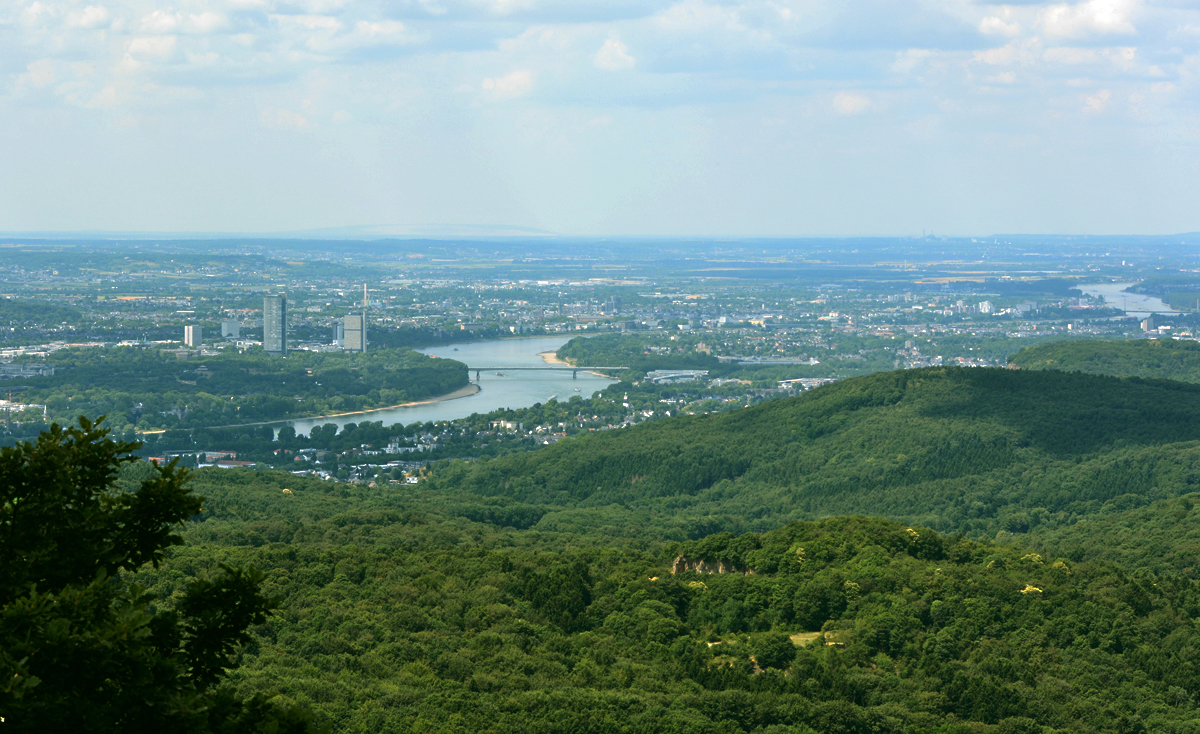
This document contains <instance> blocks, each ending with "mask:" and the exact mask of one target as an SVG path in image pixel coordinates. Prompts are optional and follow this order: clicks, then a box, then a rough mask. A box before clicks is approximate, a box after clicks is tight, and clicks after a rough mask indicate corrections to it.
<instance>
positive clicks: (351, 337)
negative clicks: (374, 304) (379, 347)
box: [342, 311, 367, 352]
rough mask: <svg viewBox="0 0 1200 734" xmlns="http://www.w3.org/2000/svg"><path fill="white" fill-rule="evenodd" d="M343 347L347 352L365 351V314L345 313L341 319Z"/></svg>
mask: <svg viewBox="0 0 1200 734" xmlns="http://www.w3.org/2000/svg"><path fill="white" fill-rule="evenodd" d="M342 329H343V330H342V338H343V342H342V344H343V348H344V349H345V350H346V351H348V352H365V351H367V314H366V312H365V311H364V312H363V313H361V314H354V313H350V314H346V316H345V317H344V318H343V319H342Z"/></svg>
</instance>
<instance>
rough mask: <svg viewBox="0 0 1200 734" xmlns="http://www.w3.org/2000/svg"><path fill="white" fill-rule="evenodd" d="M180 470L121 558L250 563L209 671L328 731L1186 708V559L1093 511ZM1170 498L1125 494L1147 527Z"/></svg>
mask: <svg viewBox="0 0 1200 734" xmlns="http://www.w3.org/2000/svg"><path fill="white" fill-rule="evenodd" d="M150 471H151V470H150V467H149V465H147V464H145V463H141V464H135V465H132V466H130V467H129V468H128V469H127V470H126V471H125V472H124V473H123V481H124V482H133V481H135V480H140V479H142V478H144V475H146V474H147V473H148V472H150ZM281 485H284V488H286V489H287V490H288V491H287V492H283V491H282V490H281ZM192 486H193V488H194V491H195V492H196V493H197V494H200V495H204V496H206V497H207V499H206V500H205V502H204V510H203V512H202V513H201V514H200V515H199V516H198V518H197V519H196V522H194V523H190V524H189V526H188V527H187V530H186V532H185V534H184V535H185V541H186V542H185V545H183V546H181V547H178V548H175V549H172V550H171V551H169V552H168V557H167V560H166V562H165V563H164V564H163V566H162V567H161V568H160V569H158V570H154V569H146V570H143V571H142V572H141V573H139V574H138V575H139V583H141V584H144V585H145V586H146V588H148V589H149V592H150V593H151V594H152V595H153V596H155V597H156V598H159V599H163V600H169V599H171V598H172V597H173V596H174V595H177V594H178V593H179V592H180V590H181V589H182V588H184V586H185V585H186V584H187V583H188V582H189V580H190V579H192V578H197V577H203V576H204V575H205V574H206V573H209V572H211V571H212V569H214V568H215V567H216V565H217V564H227V565H233V566H240V565H246V564H249V565H252V566H254V567H256V568H258V569H261V570H262V571H263V573H264V574H265V576H266V581H265V585H264V590H265V591H266V592H268V593H270V594H272V595H275V596H277V597H278V598H279V599H281V600H282V601H281V604H280V608H279V611H278V612H277V613H276V614H275V615H274V616H273V617H271V618H270V619H269V620H268V621H267V622H266V623H265V624H263V625H260V626H258V627H256V628H255V629H254V630H253V640H252V641H251V643H250V644H249V645H248V646H247V647H245V648H244V649H243V650H242V652H241V653H240V654H239V655H238V658H237V662H238V664H239V666H238V667H237V668H236V669H234V670H232V671H231V672H230V674H229V676H230V681H231V683H232V684H233V685H234V686H235V687H236V690H237V692H238V693H239V695H242V696H251V695H255V694H261V695H274V694H278V695H279V700H280V701H282V702H285V703H287V704H289V705H298V706H303V707H307V708H309V709H311V710H312V711H313V713H314V714H315V715H316V716H317V720H318V721H320V722H322V723H325V724H328V725H329V726H331V727H332V729H333V730H334V731H364V732H365V731H385V732H386V731H397V732H408V731H441V732H473V731H514V732H515V731H520V732H526V731H531V732H540V731H545V732H557V731H585V732H586V731H595V732H640V731H678V732H773V733H775V734H781V733H782V732H802V733H807V732H855V733H857V732H863V733H864V734H865V733H866V732H897V733H899V732H963V733H964V734H966V732H997V733H1000V732H1003V733H1005V734H1008V733H1009V732H1022V733H1023V732H1047V731H1051V732H1059V731H1062V732H1068V731H1078V732H1145V731H1162V732H1185V731H1192V730H1194V728H1195V727H1196V726H1197V725H1198V724H1200V711H1198V710H1197V709H1196V706H1195V696H1196V694H1197V691H1200V670H1198V669H1197V667H1196V660H1195V650H1196V649H1200V638H1198V637H1197V634H1198V633H1197V632H1196V631H1195V630H1194V626H1193V624H1192V622H1191V621H1190V620H1193V619H1195V617H1196V615H1197V614H1198V613H1200V595H1198V594H1197V591H1198V588H1197V586H1196V581H1195V577H1194V575H1193V574H1192V569H1191V568H1187V569H1186V570H1184V569H1180V568H1177V567H1176V565H1177V564H1174V563H1172V562H1169V561H1168V562H1164V561H1162V560H1161V559H1159V558H1157V557H1156V556H1155V555H1154V554H1153V553H1146V554H1144V555H1141V556H1138V557H1136V558H1134V557H1128V558H1123V559H1112V558H1105V557H1099V556H1098V555H1097V554H1096V553H1095V552H1094V545H1098V543H1097V542H1095V540H1094V539H1093V550H1089V549H1088V547H1087V546H1086V545H1081V543H1084V542H1086V541H1087V540H1089V539H1090V538H1091V536H1090V533H1091V531H1092V530H1094V527H1093V526H1081V528H1080V532H1079V533H1075V534H1073V533H1072V531H1071V529H1070V528H1064V529H1060V530H1058V531H1056V532H1055V534H1053V535H1052V536H1050V537H1046V538H1044V539H1042V542H1041V544H1040V545H1039V544H1038V542H1037V541H1038V540H1039V539H1041V538H1042V536H1038V535H1036V534H1035V535H1031V536H1023V537H1022V539H1021V542H1019V543H1007V544H999V543H996V542H994V541H972V540H968V539H966V538H965V537H963V536H961V535H942V534H939V533H937V532H935V531H932V530H929V529H927V528H924V527H920V526H913V525H908V524H903V523H896V522H894V521H888V520H882V519H869V518H865V517H839V518H829V519H825V520H819V521H813V522H790V523H787V524H785V525H782V526H779V527H777V528H775V529H773V530H770V531H767V532H764V533H743V534H738V535H735V534H731V533H719V534H714V535H710V536H706V537H703V538H700V539H698V540H693V541H669V540H663V539H661V538H657V537H655V533H654V531H653V529H651V528H645V529H642V530H641V531H638V532H634V531H632V530H630V529H626V528H620V527H615V528H606V529H601V530H599V531H595V532H583V533H574V532H559V531H554V530H544V529H540V528H538V527H537V526H535V527H533V528H530V529H520V528H519V527H518V526H520V525H521V524H522V521H521V518H519V517H518V516H517V514H518V513H513V514H510V515H507V516H506V515H504V514H503V513H504V507H503V506H502V505H496V504H489V500H487V499H486V498H475V499H474V500H466V501H473V503H474V504H473V505H468V506H464V505H462V504H460V503H462V502H463V501H464V499H465V498H464V497H463V496H457V497H449V496H446V495H445V494H444V493H442V492H439V491H437V490H430V489H428V488H426V487H420V486H419V487H418V488H417V489H415V490H406V491H396V490H387V489H376V488H367V487H363V486H352V485H338V484H330V483H322V482H316V481H312V480H307V479H299V478H294V477H287V476H286V475H272V474H270V473H252V472H241V471H221V470H216V469H207V470H202V471H201V472H200V473H199V474H198V475H197V476H196V477H195V478H194V480H193V485H192ZM1197 500H1200V497H1198V496H1196V495H1190V496H1188V497H1183V498H1175V499H1169V500H1160V501H1159V502H1157V503H1155V504H1154V505H1151V506H1148V507H1147V508H1143V509H1144V511H1145V512H1147V513H1150V514H1154V515H1156V516H1161V517H1163V518H1169V519H1166V520H1164V522H1163V523H1162V525H1163V526H1164V527H1163V529H1164V531H1165V532H1166V534H1167V536H1168V537H1167V538H1164V541H1165V542H1170V536H1171V535H1173V534H1177V533H1179V532H1180V528H1182V527H1183V526H1184V525H1187V524H1189V523H1191V522H1192V521H1193V520H1194V518H1195V509H1194V503H1195V502H1196V501H1197ZM489 508H490V509H493V510H497V512H495V513H493V514H491V515H488V514H487V513H486V512H485V510H488V509H489ZM1139 511H1140V510H1133V511H1126V512H1125V513H1117V514H1114V515H1112V516H1109V517H1107V518H1106V519H1107V520H1109V521H1111V522H1118V523H1119V522H1122V521H1125V522H1128V521H1129V520H1130V519H1131V518H1130V517H1129V513H1130V512H1133V513H1137V512H1139ZM472 516H473V517H472ZM1157 529H1158V528H1156V530H1157ZM1122 561H1123V562H1122ZM705 562H707V564H708V566H707V567H705V566H703V565H701V564H702V563H705ZM718 565H722V566H724V568H725V570H726V571H727V572H726V573H705V572H704V571H705V570H711V569H712V568H715V567H717V566H718ZM695 569H699V570H695ZM673 571H674V572H673Z"/></svg>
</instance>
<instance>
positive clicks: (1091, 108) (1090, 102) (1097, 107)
mask: <svg viewBox="0 0 1200 734" xmlns="http://www.w3.org/2000/svg"><path fill="white" fill-rule="evenodd" d="M1111 100H1112V92H1110V91H1109V90H1107V89H1101V90H1100V91H1099V92H1096V93H1095V94H1092V95H1087V96H1085V97H1084V98H1083V111H1084V112H1089V113H1093V114H1095V113H1098V112H1103V111H1104V110H1105V108H1107V107H1108V103H1109V102H1110V101H1111Z"/></svg>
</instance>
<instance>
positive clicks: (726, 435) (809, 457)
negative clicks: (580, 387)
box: [433, 367, 1200, 539]
mask: <svg viewBox="0 0 1200 734" xmlns="http://www.w3.org/2000/svg"><path fill="white" fill-rule="evenodd" d="M1198 442H1200V386H1195V385H1188V384H1183V383H1176V382H1168V381H1165V380H1140V379H1136V378H1128V379H1119V378H1114V377H1103V376H1093V375H1080V374H1067V373H1062V372H1053V371H1024V370H1005V369H963V368H949V367H947V368H928V369H922V370H905V371H899V372H887V373H878V374H874V375H869V376H866V377H858V378H853V379H849V380H843V381H841V382H838V383H835V384H832V385H828V386H826V387H822V388H819V389H817V390H814V391H812V392H809V393H806V394H804V395H802V396H800V397H796V398H784V399H779V400H773V401H770V402H767V403H763V404H761V405H757V406H754V407H751V408H746V409H744V410H739V411H735V412H733V413H725V414H720V415H706V416H683V417H680V418H678V419H674V418H673V419H671V420H669V421H658V422H653V423H647V424H644V425H640V426H636V427H634V428H628V429H625V430H622V431H613V432H607V433H604V434H593V435H588V436H584V437H581V438H578V439H572V440H569V441H563V442H560V443H558V444H556V445H554V446H550V447H547V448H544V449H541V450H538V451H533V452H525V453H519V454H513V455H509V456H505V457H502V458H499V459H495V460H492V461H480V462H472V463H461V462H459V463H454V464H451V465H449V466H447V467H446V468H444V469H441V470H439V471H438V472H436V474H435V477H434V480H433V481H434V482H435V484H436V485H437V486H439V487H442V488H444V489H445V490H446V491H453V490H458V491H466V492H471V493H475V494H479V495H483V496H492V497H497V498H503V499H506V500H509V501H514V502H519V503H524V504H530V505H537V506H544V507H553V508H556V511H555V512H553V513H550V514H548V515H547V517H546V518H545V519H543V521H542V522H543V527H545V528H546V529H557V530H566V529H571V528H596V527H600V526H611V525H617V526H642V527H650V526H653V527H656V528H658V529H659V530H660V532H661V533H662V534H663V537H675V538H681V539H682V538H690V537H691V538H694V537H700V536H703V535H706V534H710V533H713V532H717V531H721V530H728V531H732V532H739V533H740V532H743V531H746V530H765V529H769V528H771V527H776V526H778V525H781V524H783V523H785V522H788V521H790V520H793V519H808V518H812V517H821V516H829V515H841V514H873V515H880V514H881V515H886V516H889V517H894V518H898V519H902V520H905V521H907V522H912V523H919V524H922V525H926V526H929V527H933V528H934V529H937V530H939V531H944V532H964V533H968V534H969V535H971V536H972V537H990V536H993V535H995V533H997V532H999V531H1009V532H1025V531H1028V530H1030V529H1031V528H1035V527H1039V526H1057V525H1064V524H1069V523H1071V522H1072V521H1073V520H1074V518H1076V517H1078V516H1081V515H1084V514H1089V513H1094V512H1098V511H1105V510H1106V508H1107V509H1109V510H1111V509H1128V508H1129V507H1131V506H1136V505H1137V504H1140V503H1144V502H1146V501H1149V500H1153V499H1157V498H1159V497H1168V496H1174V495H1179V494H1184V493H1187V492H1191V491H1195V490H1196V489H1198V488H1200V484H1198V482H1200V464H1198V463H1197V462H1198V461H1200V443H1198Z"/></svg>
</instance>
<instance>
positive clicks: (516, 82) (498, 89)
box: [481, 69, 533, 100]
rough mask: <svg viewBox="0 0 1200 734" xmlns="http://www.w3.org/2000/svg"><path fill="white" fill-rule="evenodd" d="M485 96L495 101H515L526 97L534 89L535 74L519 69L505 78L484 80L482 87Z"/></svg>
mask: <svg viewBox="0 0 1200 734" xmlns="http://www.w3.org/2000/svg"><path fill="white" fill-rule="evenodd" d="M481 86H482V89H483V92H484V94H485V95H486V96H487V97H488V98H490V99H494V100H505V99H515V98H517V97H524V96H525V95H526V94H529V92H530V91H532V89H533V72H531V71H529V70H528V69H519V70H517V71H513V72H509V73H508V74H505V75H504V76H498V77H492V78H488V79H484V80H483V84H482V85H481Z"/></svg>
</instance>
